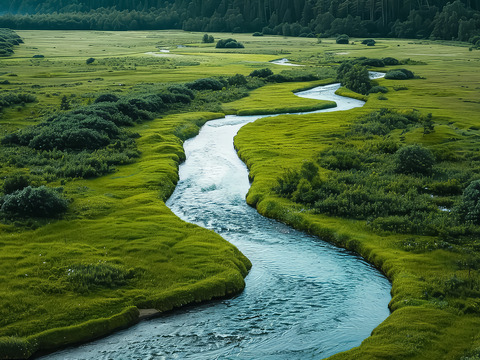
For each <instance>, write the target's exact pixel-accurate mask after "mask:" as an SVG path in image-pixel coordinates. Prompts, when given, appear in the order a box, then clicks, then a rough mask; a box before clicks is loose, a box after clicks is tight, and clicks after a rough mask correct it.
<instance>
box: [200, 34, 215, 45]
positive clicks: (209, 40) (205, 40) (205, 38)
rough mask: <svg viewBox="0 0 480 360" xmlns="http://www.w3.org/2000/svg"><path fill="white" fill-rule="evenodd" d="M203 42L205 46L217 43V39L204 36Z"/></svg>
mask: <svg viewBox="0 0 480 360" xmlns="http://www.w3.org/2000/svg"><path fill="white" fill-rule="evenodd" d="M202 42H203V43H205V44H211V43H213V42H215V38H214V37H213V36H212V35H208V34H205V35H203V38H202Z"/></svg>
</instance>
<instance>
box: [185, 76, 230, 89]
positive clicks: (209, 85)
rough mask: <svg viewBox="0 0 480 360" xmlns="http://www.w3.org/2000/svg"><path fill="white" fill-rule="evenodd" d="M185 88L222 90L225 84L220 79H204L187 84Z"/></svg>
mask: <svg viewBox="0 0 480 360" xmlns="http://www.w3.org/2000/svg"><path fill="white" fill-rule="evenodd" d="M185 86H186V87H187V88H189V89H192V90H222V88H223V87H224V86H225V84H224V83H223V82H221V81H220V80H219V79H215V78H204V79H198V80H195V81H193V82H191V83H187V84H185Z"/></svg>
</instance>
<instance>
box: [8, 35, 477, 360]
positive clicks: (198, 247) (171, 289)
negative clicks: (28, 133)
mask: <svg viewBox="0 0 480 360" xmlns="http://www.w3.org/2000/svg"><path fill="white" fill-rule="evenodd" d="M18 33H19V34H20V36H22V37H23V38H24V40H25V44H24V45H22V46H20V47H18V48H17V49H16V50H15V55H14V56H13V57H11V58H8V59H2V60H1V65H2V70H1V72H0V73H1V75H0V81H3V80H9V82H10V84H8V85H0V95H1V94H3V93H8V92H24V93H29V94H32V95H35V96H36V97H37V99H38V101H37V102H36V103H33V104H26V105H24V106H23V105H19V106H15V107H13V108H9V109H6V110H5V111H4V112H3V113H1V114H0V133H1V134H4V133H8V132H10V131H13V130H16V129H18V128H23V127H25V126H28V125H32V124H36V123H38V122H39V121H41V120H42V115H46V114H52V113H55V112H57V111H58V109H59V106H60V101H61V98H62V97H63V95H67V96H68V98H69V100H70V102H71V104H72V105H73V106H76V105H81V104H86V103H88V102H89V101H92V100H93V99H94V98H95V97H96V96H98V94H100V93H106V92H109V93H112V92H113V93H118V94H126V93H129V92H133V91H138V90H139V89H141V88H142V84H143V83H157V82H162V83H164V82H167V83H168V82H186V81H192V80H194V79H198V78H202V77H210V76H217V75H225V76H227V75H233V74H235V73H240V74H243V75H248V74H249V73H250V72H251V71H252V70H254V69H259V68H265V67H269V68H271V69H272V70H273V71H274V72H275V73H278V72H280V71H282V70H284V69H288V67H285V66H276V65H272V64H269V63H268V61H271V60H274V59H278V58H283V57H287V58H289V59H290V60H291V61H292V62H301V63H303V64H305V65H308V66H312V67H315V66H328V65H329V64H332V63H333V62H335V61H340V60H342V59H348V58H352V57H357V56H368V57H372V58H382V57H387V56H391V57H395V58H398V59H405V58H411V59H413V60H418V61H423V62H426V63H427V65H402V66H401V67H405V68H408V69H409V70H412V71H414V73H415V74H416V75H417V76H419V77H420V78H417V79H412V80H405V81H398V80H384V79H381V80H377V82H378V83H379V85H382V86H386V87H387V88H388V89H389V92H388V93H387V94H386V97H387V98H388V100H379V99H378V94H372V95H369V96H368V101H367V103H366V105H365V107H364V108H357V109H354V110H352V111H348V112H342V113H339V114H336V113H325V114H312V115H306V116H302V117H292V116H288V115H282V116H278V117H274V118H267V119H261V120H258V121H256V122H255V123H253V124H250V125H247V126H246V127H245V128H243V129H242V130H241V131H240V133H239V135H238V136H237V138H236V143H235V145H236V147H237V149H238V152H239V155H240V156H241V158H242V159H243V160H244V161H245V162H246V164H247V165H248V167H249V168H250V170H251V172H250V177H251V178H252V180H253V184H252V188H251V190H250V192H249V194H248V197H247V201H248V202H249V203H250V204H252V205H255V206H256V207H257V209H258V211H259V212H260V213H262V214H264V215H266V216H270V217H275V218H277V219H279V220H281V221H284V222H286V223H289V224H291V225H292V226H295V227H297V228H299V229H303V230H306V231H309V232H311V233H314V234H317V235H319V236H320V237H321V238H324V239H325V240H328V241H332V242H334V243H336V244H338V245H339V246H343V247H346V248H349V249H352V250H354V251H357V252H358V253H360V254H361V255H362V256H364V257H365V259H367V261H369V262H371V263H372V264H374V265H375V266H377V267H378V268H380V269H381V270H382V271H384V273H385V274H386V275H387V276H388V277H389V279H390V280H391V281H392V284H393V288H392V295H393V298H392V302H391V304H390V306H391V309H392V310H394V311H393V313H392V315H391V316H390V317H389V318H387V320H385V322H384V323H382V324H381V325H380V326H379V327H377V329H375V331H374V332H373V334H372V336H371V337H369V338H368V339H366V340H365V341H364V342H363V344H362V345H361V346H360V347H358V348H356V349H353V350H351V351H349V352H346V353H342V354H338V355H335V356H333V357H332V359H439V358H442V359H458V358H460V357H461V356H462V355H464V354H470V353H472V352H474V351H476V349H477V348H478V347H479V344H480V340H479V339H480V331H479V330H478V329H479V325H480V324H479V322H480V321H479V318H478V315H477V314H478V311H477V310H476V309H477V308H478V307H479V304H478V303H477V302H476V300H475V299H461V298H458V299H447V300H446V301H443V302H439V301H438V300H435V299H432V298H426V297H425V296H424V294H425V289H426V288H428V287H429V286H436V284H441V283H444V282H445V281H448V280H449V279H451V278H452V276H453V275H455V276H458V277H461V278H462V277H466V276H467V274H466V271H465V270H459V269H458V267H457V261H458V260H459V259H460V257H461V254H460V253H454V252H449V251H446V250H434V251H429V252H412V251H407V250H405V249H404V248H403V247H402V246H400V245H399V244H402V243H404V242H405V241H407V240H409V238H411V236H407V235H401V236H400V235H392V234H383V235H379V234H375V233H372V232H371V230H370V229H369V228H367V226H366V225H365V224H364V222H360V221H354V220H348V219H340V218H332V217H327V216H324V215H316V214H312V213H310V212H308V211H305V210H304V209H303V208H302V207H301V206H300V205H298V204H294V203H292V202H289V201H288V200H286V199H282V198H279V197H277V196H275V194H273V193H272V191H271V187H272V184H274V183H275V181H276V179H277V178H278V176H279V175H280V174H282V173H283V171H284V170H285V169H289V168H293V169H296V168H298V167H299V166H300V164H301V163H302V162H303V161H304V160H310V159H312V158H313V157H315V156H316V155H317V154H318V153H319V152H320V151H322V150H325V149H328V148H330V147H332V146H335V144H337V142H338V141H339V139H340V140H341V138H342V136H343V134H344V133H345V131H346V129H347V127H348V125H350V124H351V123H352V122H353V121H355V118H356V117H358V116H359V115H361V114H364V113H367V112H370V111H372V110H375V109H378V108H381V107H391V108H396V109H399V110H402V109H412V108H416V109H418V110H420V111H421V112H422V113H425V114H426V113H432V114H433V117H434V118H433V119H434V122H435V132H433V133H431V134H428V135H425V136H424V135H423V133H421V132H420V131H419V130H413V131H410V132H407V133H406V134H401V133H400V132H397V133H393V135H392V138H393V139H394V140H395V141H401V142H403V143H405V144H410V143H421V144H424V145H425V146H429V147H430V148H432V149H434V150H436V153H446V152H449V153H450V154H453V155H455V156H459V157H461V156H463V155H464V154H469V153H471V152H475V151H478V148H479V147H478V144H477V142H476V141H477V140H476V139H477V137H478V135H480V134H479V131H480V130H479V129H480V124H479V122H478V113H479V111H480V105H479V102H478V89H479V85H478V83H479V76H478V74H477V72H476V69H477V68H478V64H479V62H480V52H478V51H468V45H465V46H448V44H443V43H437V42H430V41H423V42H414V41H411V40H409V41H406V40H397V39H395V40H384V39H375V40H376V41H377V44H376V45H375V46H374V47H365V46H362V45H360V44H356V45H351V44H349V45H338V44H335V41H334V40H333V39H323V40H322V43H321V44H317V43H316V39H308V38H287V37H280V36H263V37H252V36H251V34H235V38H236V39H237V40H239V41H241V42H242V43H244V44H245V49H238V50H218V49H215V47H214V44H202V43H201V39H202V36H203V33H188V32H181V31H151V32H146V31H138V32H94V31H92V32H74V31H61V32H60V31H19V32H18ZM212 35H214V36H215V38H216V39H220V38H222V37H223V38H225V37H229V36H230V35H229V34H215V33H214V34H212ZM356 43H358V41H357V42H356ZM177 45H185V46H187V47H180V48H179V47H177ZM159 49H169V50H170V53H167V54H165V53H164V54H163V56H162V57H155V56H152V55H149V54H146V53H148V52H157V51H159ZM35 54H42V55H45V58H44V59H33V58H32V56H33V55H35ZM89 57H94V58H95V59H96V61H95V62H94V63H92V64H90V65H87V64H86V59H87V58H89ZM377 70H381V69H377ZM319 83H321V82H312V83H302V84H298V83H283V84H273V85H269V86H266V87H264V88H260V89H257V90H255V91H253V92H252V94H251V96H249V97H247V98H243V99H240V100H237V101H235V102H232V103H227V104H224V105H223V108H222V111H223V112H225V113H238V114H250V113H271V112H273V111H278V112H288V111H306V110H308V109H317V108H320V107H323V106H328V105H329V104H328V103H325V102H321V101H315V100H309V99H300V98H297V97H295V96H294V95H293V93H292V92H293V91H294V90H297V89H300V88H306V87H311V86H314V85H315V84H319ZM395 89H397V90H398V91H395ZM399 89H401V90H399ZM342 91H344V90H342ZM342 93H343V94H346V95H349V96H357V95H355V94H351V93H350V94H348V93H346V92H342ZM222 115H223V114H215V113H190V114H170V115H167V116H164V117H163V118H161V119H156V120H153V121H150V122H146V123H144V124H142V125H138V126H137V127H136V128H135V129H133V130H134V131H136V132H138V133H139V134H140V135H141V137H140V138H139V139H137V143H138V148H139V150H140V151H141V153H142V155H141V157H140V158H139V160H138V161H137V162H135V163H134V164H130V165H125V166H121V167H118V171H117V172H116V173H114V174H111V175H109V176H105V177H101V178H97V179H93V180H78V179H77V180H72V181H67V182H66V183H65V184H63V187H64V194H65V196H66V197H67V198H69V199H71V200H72V202H71V204H70V209H69V211H68V213H67V214H66V216H65V217H64V218H63V219H61V220H52V221H46V222H44V223H33V224H32V226H31V227H28V226H25V225H24V224H23V225H18V224H17V225H15V224H9V225H7V224H2V225H0V249H1V250H0V283H1V284H2V285H1V286H0V299H1V300H0V318H1V320H0V349H2V350H1V353H2V355H3V354H4V353H5V354H13V355H10V356H11V357H20V356H22V354H25V356H27V355H28V354H30V353H32V352H35V351H36V350H38V349H53V348H56V347H59V346H63V345H65V344H67V343H76V342H79V341H85V340H89V339H91V338H93V337H95V336H101V335H103V334H106V333H108V332H111V331H114V330H116V329H118V328H121V327H123V326H127V325H129V324H131V323H134V322H135V321H137V319H138V312H137V311H138V310H137V309H139V308H140V309H142V308H156V309H158V310H161V311H164V310H168V309H171V308H173V307H178V306H182V305H185V304H189V303H195V302H199V301H203V300H207V299H211V298H214V297H222V296H225V295H228V294H233V293H236V292H239V291H241V290H242V289H243V286H244V282H243V277H244V276H245V275H246V273H247V271H248V269H249V267H250V262H249V261H248V260H247V259H246V258H245V257H244V256H243V255H242V254H240V253H239V251H238V250H237V249H236V248H234V247H233V246H232V245H230V244H228V243H227V242H225V241H224V240H223V239H221V238H220V237H219V236H218V235H216V234H215V233H213V232H211V231H208V230H205V229H201V228H199V227H197V226H194V225H190V224H187V223H185V222H183V221H181V220H180V219H178V218H177V217H176V216H174V215H173V214H172V213H171V211H170V210H169V209H168V208H167V207H166V206H165V204H164V202H163V201H165V200H166V198H168V196H169V195H170V194H171V192H172V191H173V189H174V186H175V183H176V181H177V179H178V174H177V170H178V164H179V162H181V161H182V160H183V159H184V153H183V149H182V140H181V139H185V138H187V137H190V136H193V135H194V134H195V133H196V132H197V131H198V127H199V126H200V125H202V124H203V123H204V122H205V121H208V119H212V118H215V117H219V116H222ZM292 120H293V121H292ZM9 169H10V168H8V167H4V168H3V169H2V173H4V172H5V171H7V172H8V171H9ZM23 170H24V171H27V169H23ZM322 171H325V172H327V170H322ZM39 185H40V184H39ZM46 185H49V186H60V185H62V183H61V182H60V181H57V182H54V183H50V184H46ZM40 225H41V226H40ZM418 240H419V241H420V240H421V241H423V242H424V243H428V242H432V241H433V242H434V241H435V240H436V239H435V238H427V237H425V238H422V239H418ZM69 269H70V270H72V269H73V270H75V271H77V273H76V274H77V275H76V277H74V278H73V279H74V280H72V277H71V275H69V274H71V271H70V272H69ZM92 272H93V273H94V274H97V275H98V276H97V277H100V280H99V281H97V280H92V276H91V274H92ZM473 276H475V277H476V278H478V273H477V272H474V274H473ZM93 278H95V277H93ZM101 279H107V280H108V279H110V281H105V282H102V281H101ZM111 279H113V281H111ZM105 284H109V285H108V286H107V285H105ZM79 300H80V301H79ZM63 338H65V340H62V339H63ZM7 351H8V352H7Z"/></svg>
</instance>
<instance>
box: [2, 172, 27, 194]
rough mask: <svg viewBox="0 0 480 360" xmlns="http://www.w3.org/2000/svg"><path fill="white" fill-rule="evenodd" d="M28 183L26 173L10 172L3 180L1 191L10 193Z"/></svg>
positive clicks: (21, 188) (24, 186)
mask: <svg viewBox="0 0 480 360" xmlns="http://www.w3.org/2000/svg"><path fill="white" fill-rule="evenodd" d="M28 185H30V182H29V179H28V177H27V176H26V175H24V174H21V173H16V174H12V175H9V176H8V177H7V178H6V179H5V181H4V182H3V193H4V194H11V193H13V192H15V191H17V190H23V189H24V188H26V187H27V186H28Z"/></svg>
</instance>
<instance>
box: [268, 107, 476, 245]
mask: <svg viewBox="0 0 480 360" xmlns="http://www.w3.org/2000/svg"><path fill="white" fill-rule="evenodd" d="M428 117H429V116H428V115H422V114H420V113H419V112H418V111H412V112H408V113H407V112H406V113H397V112H395V111H391V110H387V109H382V110H380V111H375V112H372V113H370V114H367V115H364V116H362V117H360V118H359V119H358V121H357V123H355V124H353V125H352V127H351V130H350V132H347V133H346V134H345V139H344V140H343V141H342V142H341V144H337V145H336V146H335V147H334V148H333V147H332V148H330V149H327V150H325V151H323V152H322V153H320V154H319V155H318V158H317V159H316V161H315V162H305V163H304V164H302V167H301V168H300V169H299V170H292V169H289V170H287V171H286V172H285V173H284V174H283V175H282V176H280V177H279V178H278V181H277V184H276V186H274V188H273V190H274V191H276V192H277V193H278V194H279V195H280V196H283V197H286V198H288V199H291V200H292V201H295V202H297V203H300V204H302V205H304V206H306V207H307V208H310V209H311V210H313V211H315V212H318V213H323V214H328V215H330V216H340V217H344V218H353V219H359V220H365V221H366V224H367V225H368V226H369V227H370V228H371V229H373V230H375V231H379V232H385V231H387V232H394V233H405V234H407V233H411V234H422V235H440V234H441V235H442V236H447V237H453V238H458V237H459V236H466V235H470V236H476V234H478V233H479V230H478V229H477V228H475V227H474V226H476V225H479V224H480V180H477V181H474V182H472V183H471V185H470V186H469V187H468V188H467V190H465V192H464V195H463V197H462V199H461V201H459V200H460V199H459V194H461V193H462V189H463V188H464V187H465V186H466V185H467V184H469V183H470V182H471V181H472V180H471V179H472V178H473V179H478V175H476V174H475V170H470V169H468V170H466V169H463V168H462V169H457V170H453V169H452V170H447V171H445V170H441V169H440V168H435V169H434V165H435V159H434V157H433V155H432V152H431V151H430V150H429V149H426V148H423V147H420V146H418V145H410V146H403V147H401V146H400V145H399V143H397V142H395V141H393V140H391V139H390V138H388V135H389V134H390V132H391V131H394V130H396V129H409V128H421V127H422V126H423V123H422V121H423V119H425V118H428ZM360 144H361V145H360ZM453 164H454V163H452V165H450V166H456V165H453ZM318 166H321V167H322V168H324V169H327V170H328V172H321V174H322V176H321V177H320V175H319V171H318V168H317V167H318ZM447 168H448V167H447ZM470 168H473V169H476V168H478V164H477V163H475V164H472V165H471V166H470ZM457 203H459V204H460V205H458V206H456V205H455V204H457ZM453 209H455V210H456V211H452V210H453ZM477 210H478V211H477Z"/></svg>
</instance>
